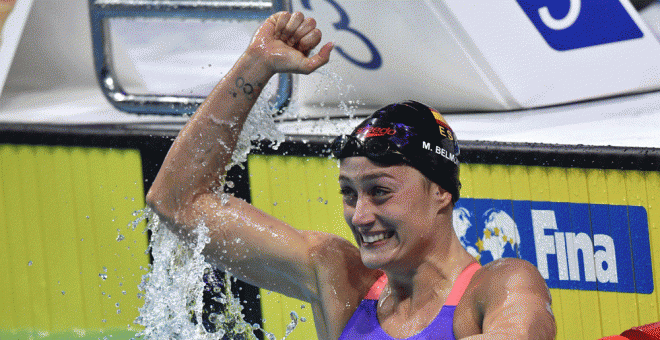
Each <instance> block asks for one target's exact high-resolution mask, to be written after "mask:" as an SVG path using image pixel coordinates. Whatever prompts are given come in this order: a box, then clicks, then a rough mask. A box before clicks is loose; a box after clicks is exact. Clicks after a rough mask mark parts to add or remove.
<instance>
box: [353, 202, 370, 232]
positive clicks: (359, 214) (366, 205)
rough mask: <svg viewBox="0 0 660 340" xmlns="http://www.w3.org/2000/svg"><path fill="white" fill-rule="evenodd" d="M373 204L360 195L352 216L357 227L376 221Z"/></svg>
mask: <svg viewBox="0 0 660 340" xmlns="http://www.w3.org/2000/svg"><path fill="white" fill-rule="evenodd" d="M373 208H374V207H373V204H371V202H370V201H369V200H368V199H366V198H364V197H358V199H357V201H356V203H355V209H354V210H353V216H352V217H351V223H352V224H353V225H354V226H356V227H362V226H370V225H371V224H373V223H374V221H375V216H374V212H373Z"/></svg>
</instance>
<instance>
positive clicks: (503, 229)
mask: <svg viewBox="0 0 660 340" xmlns="http://www.w3.org/2000/svg"><path fill="white" fill-rule="evenodd" d="M473 221H474V219H473V213H472V212H471V211H470V210H468V209H467V208H465V207H456V208H455V209H454V213H453V226H454V231H455V232H456V236H458V239H459V240H460V241H461V245H463V247H464V248H465V250H466V251H467V252H468V253H469V254H470V255H472V256H473V257H474V258H476V259H477V261H479V262H480V263H481V264H482V265H484V264H486V263H488V262H491V261H494V260H497V259H501V258H502V257H519V256H518V255H519V246H520V234H519V233H518V226H517V225H516V222H515V221H514V220H513V218H511V216H509V214H507V213H506V212H505V211H502V210H500V209H494V208H491V209H488V210H486V212H485V213H483V215H481V216H480V218H479V219H478V220H477V221H476V222H477V224H478V227H477V226H475V225H474V224H475V223H473Z"/></svg>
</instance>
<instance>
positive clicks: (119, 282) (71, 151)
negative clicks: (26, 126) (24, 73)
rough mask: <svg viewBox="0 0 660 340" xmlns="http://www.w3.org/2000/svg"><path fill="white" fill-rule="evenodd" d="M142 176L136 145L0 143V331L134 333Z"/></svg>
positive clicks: (143, 242)
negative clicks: (99, 146) (137, 218)
mask: <svg viewBox="0 0 660 340" xmlns="http://www.w3.org/2000/svg"><path fill="white" fill-rule="evenodd" d="M142 181H143V179H142V166H141V159H140V154H139V152H138V151H135V150H119V149H97V148H82V147H57V146H31V145H0V249H2V251H0V278H2V279H1V281H2V289H0V339H5V338H11V339H32V338H44V337H45V338H47V339H64V338H67V339H70V338H89V339H96V338H99V337H101V338H102V337H103V336H105V335H110V334H112V335H113V337H112V338H113V339H123V338H126V339H128V338H131V337H133V336H134V334H135V329H134V328H133V327H134V325H133V320H134V319H135V318H136V317H137V314H138V312H137V309H138V307H140V306H141V305H142V304H143V301H142V300H141V299H139V298H138V295H137V294H138V288H137V285H138V284H139V282H140V280H141V276H142V274H144V273H145V271H144V270H142V269H141V268H143V267H147V264H148V263H149V257H148V255H147V254H145V251H146V249H147V237H146V235H145V234H143V233H142V231H143V230H144V225H139V226H138V227H137V229H136V231H133V230H132V227H129V224H130V223H131V222H132V221H133V219H134V218H135V217H133V212H134V211H136V210H139V209H142V208H143V207H144V189H143V183H142ZM120 235H121V236H120ZM122 238H123V240H122ZM131 328H133V329H132V330H131Z"/></svg>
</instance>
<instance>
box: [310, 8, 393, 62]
mask: <svg viewBox="0 0 660 340" xmlns="http://www.w3.org/2000/svg"><path fill="white" fill-rule="evenodd" d="M325 1H326V2H328V3H329V4H330V5H332V6H333V7H334V8H335V9H336V10H337V12H338V13H339V17H340V19H339V22H336V23H334V24H333V26H334V27H335V29H336V30H337V31H348V32H351V33H352V34H353V35H355V36H356V37H358V38H359V39H360V40H362V42H364V44H365V45H367V48H369V51H370V52H371V60H370V61H368V62H366V63H365V62H362V61H359V60H357V59H355V58H353V57H351V56H350V55H349V54H348V53H346V52H344V50H343V49H342V48H341V47H339V46H335V50H337V53H339V54H341V55H342V56H344V58H346V59H347V60H348V61H350V62H352V63H353V64H355V65H357V66H360V67H364V68H366V69H371V70H374V69H377V68H379V67H380V66H381V65H382V64H383V60H382V59H381V57H380V53H379V52H378V49H376V46H374V44H373V43H372V42H371V41H370V40H369V39H368V38H367V37H365V36H364V35H363V34H362V33H360V32H358V31H356V30H355V29H353V28H351V27H348V25H349V24H350V21H349V19H348V15H347V14H346V12H345V11H344V9H343V8H341V6H339V4H338V3H337V2H335V1H334V0H325ZM301 2H302V5H303V7H305V9H307V10H312V6H310V4H309V0H301Z"/></svg>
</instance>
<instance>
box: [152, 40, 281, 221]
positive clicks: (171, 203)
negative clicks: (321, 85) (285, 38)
mask: <svg viewBox="0 0 660 340" xmlns="http://www.w3.org/2000/svg"><path fill="white" fill-rule="evenodd" d="M272 76H273V73H272V71H270V70H269V68H268V67H267V65H266V64H265V63H264V62H263V61H262V60H260V59H259V58H258V57H256V56H254V55H252V54H250V53H248V52H246V53H245V54H244V55H243V56H241V57H240V59H239V60H238V61H237V62H236V64H235V65H234V67H233V68H232V69H231V70H230V71H229V73H227V75H226V76H225V77H224V78H223V79H222V80H221V81H220V83H218V85H216V87H215V88H214V89H213V91H212V92H211V94H209V96H208V97H207V98H206V100H205V101H204V103H203V104H202V105H201V106H200V107H199V108H198V109H197V111H196V112H195V114H194V115H193V116H192V117H191V119H190V120H189V121H188V123H187V124H186V125H185V126H184V128H183V129H182V130H181V131H180V132H179V136H178V137H177V138H176V139H175V142H174V144H173V145H172V147H171V149H170V151H169V152H168V154H167V157H166V158H165V160H164V162H163V165H162V167H161V170H160V172H159V173H158V176H157V177H156V180H155V181H154V183H153V185H152V187H151V189H150V190H149V194H148V195H147V203H148V204H149V205H150V206H151V207H152V208H154V209H156V211H157V212H159V213H160V214H161V215H164V217H166V218H168V219H171V220H172V221H171V222H174V223H176V224H181V223H183V222H184V221H182V220H181V218H182V217H181V216H179V214H180V212H181V211H182V207H184V206H185V205H188V204H190V203H191V202H192V200H193V199H194V197H196V196H197V195H199V194H203V193H207V192H209V191H210V190H212V189H213V187H214V186H215V184H216V182H217V180H218V179H219V178H220V177H221V176H222V175H223V174H224V171H225V170H224V169H225V167H226V166H227V164H228V163H229V162H230V161H231V156H232V153H233V151H234V147H235V146H236V142H237V140H238V136H239V134H240V131H241V129H242V128H243V124H244V123H245V120H246V118H247V115H248V113H249V112H250V110H251V108H252V106H253V105H254V103H255V102H256V100H257V98H258V97H259V94H260V93H261V90H262V89H263V87H264V86H265V84H266V83H267V82H268V80H269V79H270V78H271V77H272Z"/></svg>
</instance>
